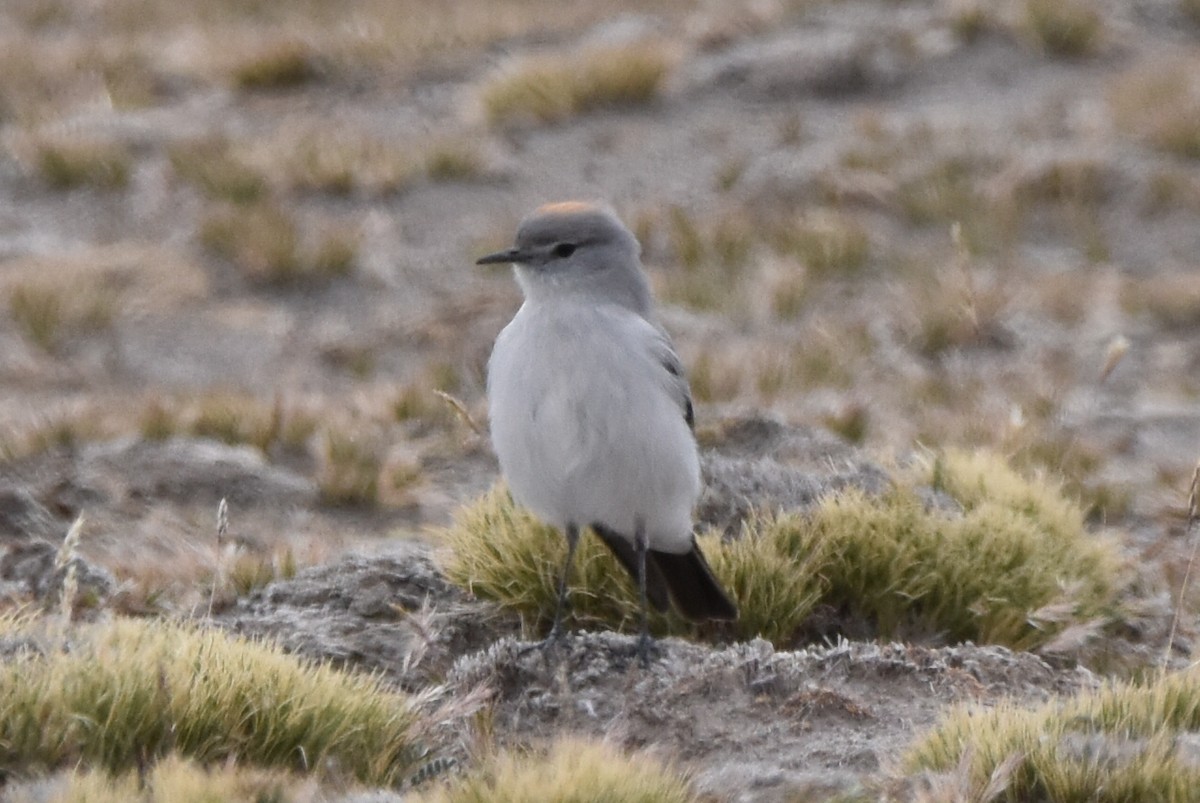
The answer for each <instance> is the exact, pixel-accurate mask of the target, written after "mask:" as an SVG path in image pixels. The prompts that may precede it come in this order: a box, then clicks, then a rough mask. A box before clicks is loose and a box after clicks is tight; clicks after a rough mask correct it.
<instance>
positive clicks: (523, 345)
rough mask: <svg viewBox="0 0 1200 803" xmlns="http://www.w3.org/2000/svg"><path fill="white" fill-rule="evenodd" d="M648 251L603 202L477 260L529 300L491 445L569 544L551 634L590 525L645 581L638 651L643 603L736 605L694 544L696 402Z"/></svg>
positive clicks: (507, 344)
mask: <svg viewBox="0 0 1200 803" xmlns="http://www.w3.org/2000/svg"><path fill="white" fill-rule="evenodd" d="M640 252H641V248H640V246H639V245H638V242H637V239H636V238H635V237H634V236H633V233H632V232H630V231H629V229H627V228H625V226H624V225H622V224H621V221H620V220H619V219H618V218H617V216H616V214H615V213H614V212H613V211H612V210H611V209H610V208H608V207H607V206H604V205H598V204H591V203H581V202H576V201H572V202H567V203H557V204H548V205H546V206H542V207H540V208H538V209H536V210H535V211H534V212H533V213H532V214H530V215H529V216H528V217H526V218H525V219H524V220H523V221H522V222H521V224H520V227H519V228H518V230H517V237H516V243H515V245H514V247H513V248H510V249H508V250H506V251H500V252H498V253H495V254H489V255H487V256H485V257H483V258H481V259H479V260H478V262H477V264H480V265H487V264H493V263H509V262H511V263H513V266H514V269H515V273H516V278H517V283H518V284H520V286H521V290H522V291H523V292H524V296H525V302H524V304H522V305H521V308H520V310H518V311H517V314H516V315H515V316H514V317H513V319H512V321H511V322H509V324H508V326H506V327H505V328H504V330H503V331H502V332H501V333H500V335H499V337H497V338H496V345H495V348H494V349H493V351H492V356H491V359H490V360H489V362H488V377H487V395H488V407H489V418H490V423H491V434H492V442H493V444H494V446H495V449H496V454H497V456H498V457H499V459H500V469H501V471H502V473H503V474H504V477H505V479H506V480H507V482H508V486H509V489H510V490H511V492H512V494H513V497H514V498H515V499H516V500H517V501H518V502H519V503H520V504H522V505H524V506H526V507H528V508H529V509H530V510H532V511H533V512H534V513H535V514H537V516H539V517H540V518H541V519H542V520H543V521H545V522H547V523H549V524H551V525H553V526H555V527H558V528H559V529H561V530H562V531H563V533H564V534H565V536H566V539H567V559H566V563H565V565H564V566H563V571H562V577H561V579H560V584H559V593H558V604H557V607H556V609H555V613H554V625H553V627H552V628H551V631H550V636H549V637H548V641H553V640H554V639H556V638H557V637H558V636H559V635H560V633H561V631H560V628H561V623H562V615H563V609H564V607H565V605H566V592H567V578H568V575H569V574H570V571H571V562H572V559H573V557H574V554H575V548H576V545H577V544H578V541H579V534H580V530H581V529H582V528H584V527H591V529H592V531H593V532H595V533H596V535H598V536H599V537H600V539H601V540H602V541H603V542H604V543H605V544H606V545H607V546H608V548H609V549H611V550H612V552H613V554H615V555H616V557H617V559H618V560H619V561H620V563H621V564H622V565H623V566H624V567H625V568H626V569H627V570H628V571H629V573H630V574H631V575H632V576H633V577H634V579H635V581H636V582H637V585H638V589H639V593H640V595H641V610H642V622H641V625H642V633H641V639H640V641H639V653H640V654H641V656H642V658H643V661H645V660H646V659H647V654H648V649H649V643H650V636H649V629H648V624H647V610H648V609H647V601H648V602H649V604H651V605H653V606H654V607H655V608H656V609H658V610H660V611H665V610H666V609H667V607H668V604H669V602H668V601H669V600H671V601H674V603H675V607H676V608H677V609H678V610H679V612H680V613H681V614H683V615H684V616H685V617H687V618H688V619H691V620H695V621H704V620H709V619H717V620H722V619H723V620H732V619H736V618H737V608H736V606H735V605H734V604H733V602H731V601H730V599H729V596H728V595H727V594H726V593H725V591H724V590H723V589H722V588H721V586H720V584H719V583H718V582H717V580H716V579H715V578H714V577H713V575H712V571H711V570H710V569H709V567H708V563H707V562H706V561H705V560H704V556H703V555H702V554H701V553H700V550H699V549H697V548H696V541H695V538H694V537H693V535H692V508H693V506H694V505H695V502H696V498H697V496H699V493H700V460H699V455H698V454H697V450H696V439H695V437H694V436H693V434H692V425H693V418H692V400H691V395H690V391H689V389H688V383H687V379H686V378H685V377H684V373H683V368H682V366H681V365H680V362H679V357H678V356H677V355H676V354H675V350H674V349H673V348H672V346H671V341H670V338H669V337H668V336H667V334H666V332H665V331H664V330H663V328H662V327H661V326H660V325H659V323H658V321H657V320H656V318H655V314H654V308H653V301H652V299H651V296H650V286H649V283H648V282H647V280H646V275H645V273H644V272H643V271H642V267H641V260H640Z"/></svg>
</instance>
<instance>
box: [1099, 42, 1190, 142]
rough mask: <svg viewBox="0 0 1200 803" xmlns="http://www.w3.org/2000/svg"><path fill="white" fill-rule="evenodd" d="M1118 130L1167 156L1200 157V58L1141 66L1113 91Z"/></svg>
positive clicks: (1119, 82)
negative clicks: (1168, 154) (1167, 154)
mask: <svg viewBox="0 0 1200 803" xmlns="http://www.w3.org/2000/svg"><path fill="white" fill-rule="evenodd" d="M1109 105H1110V107H1111V109H1112V112H1113V117H1114V119H1115V120H1116V123H1117V126H1118V127H1119V128H1121V129H1122V130H1124V131H1125V132H1127V133H1128V134H1130V135H1131V136H1134V137H1136V138H1137V139H1140V140H1142V141H1143V142H1145V143H1146V144H1148V145H1150V146H1151V147H1153V148H1156V149H1158V150H1160V151H1163V152H1165V153H1170V154H1175V155H1177V156H1185V157H1188V158H1192V159H1200V59H1196V58H1191V59H1181V60H1175V61H1170V62H1167V63H1165V64H1164V63H1162V62H1160V61H1156V62H1154V63H1153V64H1152V65H1146V66H1139V67H1135V68H1133V69H1132V70H1130V71H1129V72H1128V73H1126V74H1125V75H1122V76H1121V77H1120V78H1118V80H1117V81H1116V83H1115V84H1114V85H1113V88H1112V91H1111V92H1110V93H1109Z"/></svg>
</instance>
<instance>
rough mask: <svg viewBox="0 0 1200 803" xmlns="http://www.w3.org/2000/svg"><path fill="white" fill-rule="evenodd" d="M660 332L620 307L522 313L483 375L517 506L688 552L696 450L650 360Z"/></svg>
mask: <svg viewBox="0 0 1200 803" xmlns="http://www.w3.org/2000/svg"><path fill="white" fill-rule="evenodd" d="M658 337H659V335H658V332H657V330H656V329H655V328H654V327H653V326H652V325H651V324H649V323H648V322H647V321H645V320H644V319H643V318H641V317H640V316H639V315H637V314H636V313H634V312H631V311H629V310H627V309H624V308H622V307H619V306H616V305H601V306H594V305H586V304H575V303H559V304H554V305H531V304H530V303H529V302H526V304H525V305H524V306H523V307H522V308H521V310H520V311H519V312H518V313H517V315H516V317H514V318H513V320H512V321H511V322H510V323H509V325H508V326H507V327H506V328H505V329H504V331H503V332H501V334H500V336H499V338H497V340H496V346H495V350H494V351H493V353H492V358H491V360H490V362H489V364H488V403H489V417H490V419H491V430H492V441H493V444H494V446H495V449H496V453H497V455H498V457H499V459H500V467H501V470H502V472H503V473H504V476H505V479H506V480H507V482H508V485H509V488H510V489H511V490H512V493H513V495H514V496H515V497H516V499H517V500H518V501H519V502H521V503H522V504H524V505H526V506H527V507H529V508H531V509H532V510H533V511H534V512H535V513H537V514H538V515H539V516H541V517H542V518H543V519H545V520H546V521H548V522H549V523H551V524H554V525H556V526H559V527H562V526H565V525H566V524H568V523H574V524H577V525H580V526H584V525H588V524H592V523H603V524H605V525H607V526H608V527H609V528H611V529H613V530H614V531H616V532H619V533H621V534H623V535H627V536H629V537H632V535H633V531H634V522H635V520H637V519H640V520H641V521H642V522H643V523H644V525H645V528H646V534H647V537H648V538H649V541H650V545H651V547H653V548H655V549H661V550H666V551H672V552H684V551H687V550H688V549H690V548H691V543H692V542H691V523H692V522H691V512H692V506H693V505H694V503H695V500H696V497H697V496H698V495H699V491H700V468H699V458H698V456H697V452H696V443H695V439H694V438H693V437H692V433H691V430H690V429H689V427H688V425H687V423H686V422H685V420H684V417H683V411H682V410H681V409H680V406H679V402H678V400H676V399H675V398H673V397H672V395H671V392H670V377H669V376H668V375H667V374H666V368H665V367H663V365H661V363H660V362H659V360H658V358H657V357H656V355H655V351H654V344H655V342H656V338H658Z"/></svg>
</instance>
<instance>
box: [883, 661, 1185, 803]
mask: <svg viewBox="0 0 1200 803" xmlns="http://www.w3.org/2000/svg"><path fill="white" fill-rule="evenodd" d="M1198 730H1200V670H1198V669H1196V668H1195V667H1193V668H1190V669H1188V670H1186V671H1183V672H1180V673H1176V674H1171V675H1155V676H1154V677H1153V678H1152V679H1150V680H1149V681H1147V682H1144V683H1141V684H1111V685H1108V686H1106V687H1105V688H1103V689H1101V690H1098V691H1094V692H1087V693H1083V694H1080V695H1077V696H1075V697H1072V698H1068V699H1066V700H1057V701H1054V702H1051V703H1048V704H1046V705H1044V706H1042V707H1040V708H1037V709H1034V710H1021V709H1018V708H1016V707H1014V706H1011V705H1002V706H1000V707H998V708H995V709H991V710H986V711H985V710H980V709H977V708H972V707H964V708H959V709H956V710H955V711H953V712H952V713H950V714H949V715H947V716H946V717H945V718H944V719H943V720H942V722H941V724H939V725H938V726H937V728H935V729H934V731H933V732H932V733H931V734H929V735H928V736H926V737H925V738H924V739H922V740H921V741H920V742H918V743H917V744H916V745H915V746H914V747H913V748H912V749H911V750H910V751H909V752H908V754H907V755H906V756H905V758H904V762H903V767H904V770H905V771H906V772H914V773H915V772H920V771H922V770H925V771H934V772H939V771H940V772H945V771H951V770H953V769H954V768H955V767H966V768H967V769H966V771H967V772H968V773H969V776H970V780H969V784H970V789H971V790H972V795H973V799H974V795H976V794H977V793H978V790H982V789H983V788H984V787H985V786H986V785H987V783H988V780H989V778H990V777H991V776H992V775H993V773H995V772H997V771H1002V772H1006V773H1008V778H1007V790H1006V792H1005V797H1004V799H1005V800H1012V801H1017V800H1064V801H1068V800H1069V801H1074V800H1080V801H1082V800H1087V801H1095V802H1096V803H1107V802H1108V801H1127V800H1193V799H1195V790H1196V789H1197V788H1198V787H1200V765H1198V764H1197V763H1196V761H1195V758H1194V751H1191V748H1189V747H1188V744H1194V740H1195V738H1196V735H1197V734H1196V732H1197V731H1198ZM1006 762H1008V764H1007V766H1004V765H1005V763H1006Z"/></svg>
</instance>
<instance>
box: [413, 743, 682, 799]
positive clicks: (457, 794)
mask: <svg viewBox="0 0 1200 803" xmlns="http://www.w3.org/2000/svg"><path fill="white" fill-rule="evenodd" d="M530 800H539V801H544V802H545V803H583V801H612V802H613V803H687V802H688V801H694V800H697V797H696V795H695V794H694V793H693V792H692V791H691V789H689V787H688V784H687V782H686V781H685V780H684V779H683V778H682V777H680V776H679V775H678V774H677V773H676V772H674V771H673V770H672V769H671V768H670V767H669V766H666V765H664V764H663V763H662V762H660V761H658V760H657V759H655V758H654V757H652V756H650V755H647V754H645V753H640V754H633V755H630V754H627V753H624V752H623V751H621V750H619V749H617V748H616V747H614V746H613V745H611V744H608V743H607V742H598V741H589V740H585V739H581V738H578V737H560V738H558V739H556V740H555V741H553V742H552V743H551V744H550V745H549V747H548V748H547V749H545V750H544V751H539V752H538V753H534V754H523V753H516V752H504V753H501V754H500V755H498V756H497V757H495V758H494V759H492V760H490V761H489V762H487V764H486V765H485V766H484V767H483V768H481V769H479V770H477V771H475V772H472V773H471V774H469V775H467V776H466V777H464V778H461V779H458V780H454V781H451V782H449V783H448V784H446V785H445V786H443V787H441V788H438V789H434V790H430V791H428V792H425V793H422V794H419V795H417V796H416V798H415V801H416V803H525V801H530Z"/></svg>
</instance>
